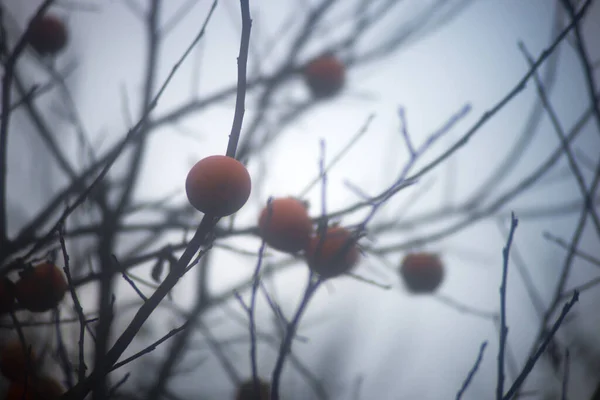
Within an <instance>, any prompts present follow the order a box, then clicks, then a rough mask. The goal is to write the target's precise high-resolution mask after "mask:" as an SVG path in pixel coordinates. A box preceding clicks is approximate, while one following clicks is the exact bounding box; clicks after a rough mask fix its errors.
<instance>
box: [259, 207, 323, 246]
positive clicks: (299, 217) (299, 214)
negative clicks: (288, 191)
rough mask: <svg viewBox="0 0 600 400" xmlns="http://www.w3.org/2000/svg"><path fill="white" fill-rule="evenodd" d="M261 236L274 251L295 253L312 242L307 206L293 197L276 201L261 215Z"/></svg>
mask: <svg viewBox="0 0 600 400" xmlns="http://www.w3.org/2000/svg"><path fill="white" fill-rule="evenodd" d="M258 227H259V230H260V235H261V236H262V238H263V239H264V240H265V242H267V244H268V245H269V246H271V247H273V248H274V249H277V250H281V251H285V252H288V253H295V252H297V251H300V250H302V249H305V248H306V246H307V245H308V241H309V240H310V234H311V232H312V222H311V220H310V217H309V216H308V212H307V211H306V206H305V205H304V204H303V203H302V202H301V201H299V200H296V199H294V198H292V197H285V198H279V199H275V200H273V201H272V202H271V204H270V205H267V206H266V207H265V208H264V209H263V210H262V212H261V213H260V218H259V220H258Z"/></svg>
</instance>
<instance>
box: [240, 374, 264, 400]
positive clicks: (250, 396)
mask: <svg viewBox="0 0 600 400" xmlns="http://www.w3.org/2000/svg"><path fill="white" fill-rule="evenodd" d="M258 385H259V393H256V390H255V388H254V380H253V379H250V380H247V381H245V382H243V383H242V384H241V385H240V386H239V387H238V390H237V394H236V396H235V399H236V400H269V399H270V398H271V385H270V384H269V383H267V382H264V381H262V380H259V381H258Z"/></svg>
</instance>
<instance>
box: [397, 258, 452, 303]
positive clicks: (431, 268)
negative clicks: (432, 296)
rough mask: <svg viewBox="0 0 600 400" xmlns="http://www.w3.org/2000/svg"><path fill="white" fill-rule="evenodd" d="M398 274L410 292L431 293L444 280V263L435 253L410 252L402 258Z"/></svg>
mask: <svg viewBox="0 0 600 400" xmlns="http://www.w3.org/2000/svg"><path fill="white" fill-rule="evenodd" d="M400 276H401V277H402V279H403V280H404V284H405V285H406V287H407V288H408V290H409V291H410V292H412V293H432V292H434V291H435V290H436V289H437V288H438V287H439V286H440V284H441V283H442V281H443V280H444V265H443V264H442V261H441V260H440V258H439V257H438V255H437V254H433V253H426V252H421V253H410V254H407V255H406V256H405V257H404V260H402V265H401V266H400Z"/></svg>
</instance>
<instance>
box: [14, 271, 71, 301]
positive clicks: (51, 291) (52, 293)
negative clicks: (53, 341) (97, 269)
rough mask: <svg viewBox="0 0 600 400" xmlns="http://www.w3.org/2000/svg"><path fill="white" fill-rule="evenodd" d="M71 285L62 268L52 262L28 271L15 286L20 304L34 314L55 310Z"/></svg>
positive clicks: (24, 272) (23, 273)
mask: <svg viewBox="0 0 600 400" xmlns="http://www.w3.org/2000/svg"><path fill="white" fill-rule="evenodd" d="M68 287H69V285H68V284H67V280H66V279H65V276H64V275H63V273H62V271H61V270H60V268H58V267H57V266H56V265H54V264H53V263H51V262H44V263H41V264H38V265H37V266H35V267H34V268H30V269H26V270H25V271H23V272H22V274H21V279H19V280H18V281H17V283H16V284H15V294H16V296H17V300H18V301H19V304H21V305H22V306H23V307H25V308H26V309H28V310H29V311H33V312H44V311H48V310H51V309H53V308H55V307H56V306H57V305H58V303H60V301H61V300H62V299H63V297H64V296H65V293H66V292H67V289H68Z"/></svg>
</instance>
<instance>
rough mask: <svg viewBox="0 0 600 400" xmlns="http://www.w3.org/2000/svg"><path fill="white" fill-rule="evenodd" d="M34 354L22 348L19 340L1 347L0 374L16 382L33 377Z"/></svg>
mask: <svg viewBox="0 0 600 400" xmlns="http://www.w3.org/2000/svg"><path fill="white" fill-rule="evenodd" d="M35 359H36V354H35V352H34V351H33V350H30V349H29V348H23V344H22V343H21V341H20V340H18V339H15V340H12V341H10V342H8V343H7V344H5V345H4V346H3V347H2V350H1V351H0V372H2V375H4V376H5V377H6V378H8V379H9V380H11V381H13V382H16V381H21V380H23V379H24V378H25V377H28V378H29V377H33V376H34V375H35Z"/></svg>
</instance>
